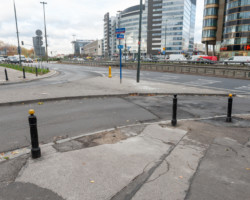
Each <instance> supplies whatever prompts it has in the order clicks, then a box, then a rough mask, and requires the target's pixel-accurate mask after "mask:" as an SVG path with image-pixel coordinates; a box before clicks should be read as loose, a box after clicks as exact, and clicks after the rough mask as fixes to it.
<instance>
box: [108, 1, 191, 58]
mask: <svg viewBox="0 0 250 200" xmlns="http://www.w3.org/2000/svg"><path fill="white" fill-rule="evenodd" d="M195 13H196V0H145V4H144V5H143V9H142V34H141V52H142V55H145V56H146V55H147V56H148V57H151V56H154V55H159V54H165V53H166V54H179V53H187V54H191V53H192V52H193V45H194V28H195V27H194V25H195ZM139 14H140V5H136V6H132V7H129V8H127V9H125V10H123V11H122V12H121V13H119V15H117V16H116V23H114V24H112V28H111V29H110V31H111V32H110V38H111V37H112V40H113V41H114V40H116V38H115V37H116V34H115V32H114V31H115V28H114V27H116V28H118V27H120V28H126V33H125V39H124V40H121V41H120V44H122V45H124V47H125V48H124V51H125V52H126V53H128V54H133V55H134V56H136V54H137V52H138V34H139ZM105 16H106V15H105ZM104 18H105V17H104ZM105 27H106V23H105V20H104V29H105ZM105 35H106V34H105V32H104V36H105ZM110 40H111V39H110ZM112 44H113V45H115V46H116V48H113V49H115V50H112V51H111V52H110V53H111V55H114V54H117V51H118V49H117V44H118V42H117V41H116V42H113V43H112Z"/></svg>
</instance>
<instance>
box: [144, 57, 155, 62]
mask: <svg viewBox="0 0 250 200" xmlns="http://www.w3.org/2000/svg"><path fill="white" fill-rule="evenodd" d="M142 60H143V61H145V62H151V61H153V60H152V59H151V58H147V57H146V58H142Z"/></svg>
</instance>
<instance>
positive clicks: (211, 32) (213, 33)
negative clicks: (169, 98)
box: [202, 30, 216, 38]
mask: <svg viewBox="0 0 250 200" xmlns="http://www.w3.org/2000/svg"><path fill="white" fill-rule="evenodd" d="M202 37H203V38H210V37H216V30H205V31H202Z"/></svg>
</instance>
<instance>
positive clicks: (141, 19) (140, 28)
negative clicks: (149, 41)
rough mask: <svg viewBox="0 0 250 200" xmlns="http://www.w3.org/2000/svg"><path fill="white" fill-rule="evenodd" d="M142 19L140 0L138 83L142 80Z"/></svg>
mask: <svg viewBox="0 0 250 200" xmlns="http://www.w3.org/2000/svg"><path fill="white" fill-rule="evenodd" d="M141 21H142V0H140V18H139V36H138V65H137V83H139V82H140V62H141Z"/></svg>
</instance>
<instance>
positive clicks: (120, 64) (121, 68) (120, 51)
mask: <svg viewBox="0 0 250 200" xmlns="http://www.w3.org/2000/svg"><path fill="white" fill-rule="evenodd" d="M120 83H122V49H121V48H120Z"/></svg>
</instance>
